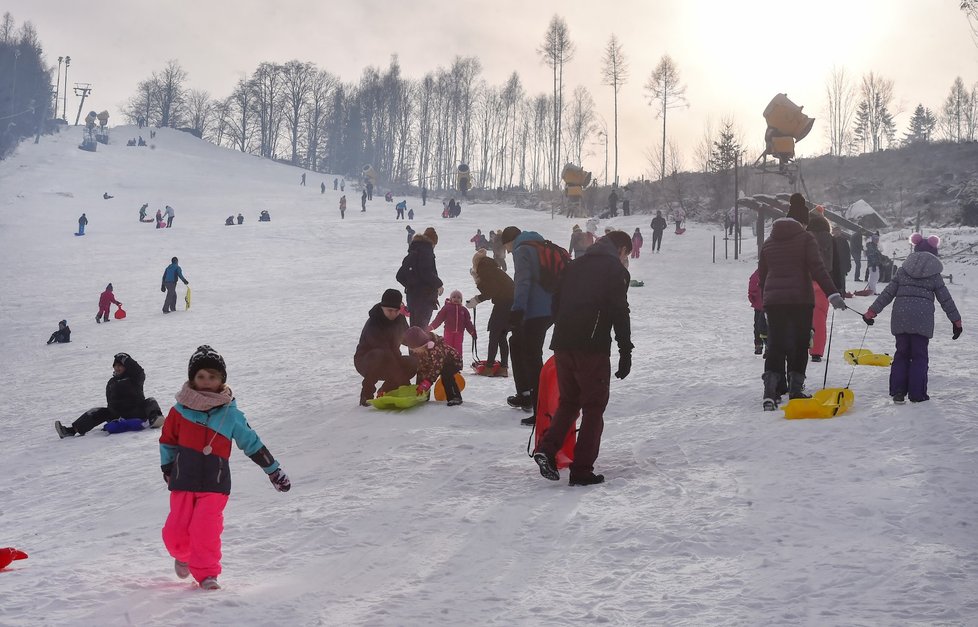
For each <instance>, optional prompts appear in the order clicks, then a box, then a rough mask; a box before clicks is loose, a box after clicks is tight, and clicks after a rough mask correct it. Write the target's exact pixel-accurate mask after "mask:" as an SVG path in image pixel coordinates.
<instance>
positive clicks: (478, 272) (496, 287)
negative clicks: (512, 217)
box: [465, 249, 515, 377]
mask: <svg viewBox="0 0 978 627" xmlns="http://www.w3.org/2000/svg"><path fill="white" fill-rule="evenodd" d="M469 272H470V273H471V274H472V278H473V279H475V285H476V287H478V288H479V293H478V294H476V295H475V296H473V297H472V298H470V299H469V300H468V302H466V303H465V306H466V307H469V308H470V309H475V308H476V306H477V305H478V304H479V303H481V302H483V301H485V300H490V299H491V300H492V313H490V314H489V323H488V325H487V329H488V331H489V349H488V351H487V353H486V361H485V362H484V363H482V364H479V365H478V366H476V368H475V372H476V374H479V375H483V376H489V377H508V376H509V366H508V363H509V344H507V342H506V336H507V335H508V334H509V312H510V310H512V308H513V292H514V290H515V284H514V283H513V279H512V278H510V276H509V275H508V274H506V273H505V272H503V269H502V268H500V267H499V264H498V263H496V261H495V260H494V259H490V258H489V257H488V255H487V252H486V250H485V249H481V250H477V251H476V253H475V255H473V256H472V269H471V270H470V271H469ZM497 350H498V351H499V363H496V351H497Z"/></svg>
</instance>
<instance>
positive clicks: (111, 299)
mask: <svg viewBox="0 0 978 627" xmlns="http://www.w3.org/2000/svg"><path fill="white" fill-rule="evenodd" d="M119 304H120V303H119V301H117V300H116V299H115V294H114V293H113V292H112V290H110V289H106V290H105V291H104V292H102V293H101V294H99V297H98V308H99V309H100V310H103V311H108V310H109V305H119Z"/></svg>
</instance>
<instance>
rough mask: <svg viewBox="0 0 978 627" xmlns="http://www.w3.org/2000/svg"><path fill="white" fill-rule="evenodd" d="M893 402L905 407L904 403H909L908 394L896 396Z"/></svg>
mask: <svg viewBox="0 0 978 627" xmlns="http://www.w3.org/2000/svg"><path fill="white" fill-rule="evenodd" d="M893 402H894V403H896V404H897V405H903V404H904V403H906V402H907V395H906V394H894V395H893Z"/></svg>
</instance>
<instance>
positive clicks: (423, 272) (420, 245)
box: [395, 235, 442, 296]
mask: <svg viewBox="0 0 978 627" xmlns="http://www.w3.org/2000/svg"><path fill="white" fill-rule="evenodd" d="M395 278H396V279H397V282H398V283H400V284H401V285H403V286H404V291H405V292H408V293H410V294H412V295H419V296H423V295H425V294H436V293H437V292H438V288H439V287H441V286H442V282H441V279H440V278H438V269H437V268H436V267H435V246H434V244H432V243H431V240H429V239H428V238H427V237H425V236H424V235H415V236H414V239H412V240H411V244H410V245H409V246H408V253H407V255H406V256H405V257H404V259H403V260H402V261H401V267H400V269H398V271H397V275H396V277H395Z"/></svg>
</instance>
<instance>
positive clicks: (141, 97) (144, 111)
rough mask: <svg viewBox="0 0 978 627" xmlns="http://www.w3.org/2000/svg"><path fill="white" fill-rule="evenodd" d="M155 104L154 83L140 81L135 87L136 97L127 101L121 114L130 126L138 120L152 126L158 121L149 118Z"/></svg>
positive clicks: (150, 80) (147, 80) (148, 80)
mask: <svg viewBox="0 0 978 627" xmlns="http://www.w3.org/2000/svg"><path fill="white" fill-rule="evenodd" d="M155 102H156V83H155V82H154V81H153V79H151V78H150V79H146V80H144V81H140V82H139V85H138V86H137V87H136V95H135V96H133V97H131V98H130V99H129V102H128V103H127V104H126V107H125V109H124V110H123V112H122V114H123V116H125V118H126V120H127V121H128V122H129V123H130V124H135V123H136V122H137V121H138V120H139V118H142V119H143V120H144V121H145V122H146V124H153V123H155V122H157V121H158V120H154V119H153V118H152V117H151V116H152V113H153V107H154V103H155Z"/></svg>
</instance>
